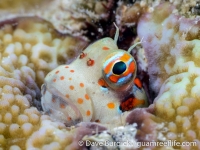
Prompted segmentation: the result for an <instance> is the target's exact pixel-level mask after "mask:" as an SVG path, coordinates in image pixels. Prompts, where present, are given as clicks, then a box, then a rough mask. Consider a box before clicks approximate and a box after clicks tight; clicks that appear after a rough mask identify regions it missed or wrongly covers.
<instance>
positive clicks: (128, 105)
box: [120, 98, 145, 111]
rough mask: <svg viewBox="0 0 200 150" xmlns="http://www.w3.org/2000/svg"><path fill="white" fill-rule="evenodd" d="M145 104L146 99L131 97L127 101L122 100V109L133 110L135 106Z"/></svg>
mask: <svg viewBox="0 0 200 150" xmlns="http://www.w3.org/2000/svg"><path fill="white" fill-rule="evenodd" d="M143 104H145V101H144V100H139V99H137V98H129V99H127V100H126V101H124V102H122V103H121V104H120V109H121V110H122V111H129V110H132V109H133V108H135V107H137V106H139V105H143Z"/></svg>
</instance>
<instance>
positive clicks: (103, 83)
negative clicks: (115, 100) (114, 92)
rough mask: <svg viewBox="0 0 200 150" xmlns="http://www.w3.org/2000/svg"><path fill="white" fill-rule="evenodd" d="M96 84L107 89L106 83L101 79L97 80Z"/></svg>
mask: <svg viewBox="0 0 200 150" xmlns="http://www.w3.org/2000/svg"><path fill="white" fill-rule="evenodd" d="M98 84H99V85H100V86H102V87H108V84H107V83H106V81H105V80H104V79H103V78H101V79H99V80H98Z"/></svg>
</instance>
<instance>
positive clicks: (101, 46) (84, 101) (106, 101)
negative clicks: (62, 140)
mask: <svg viewBox="0 0 200 150" xmlns="http://www.w3.org/2000/svg"><path fill="white" fill-rule="evenodd" d="M116 52H118V53H126V55H127V57H131V59H133V57H132V56H131V55H130V54H129V53H127V52H126V51H124V50H120V49H118V47H117V45H116V43H115V41H114V40H113V39H111V38H104V39H101V40H99V41H97V42H95V43H93V44H92V45H90V46H89V47H87V48H86V49H85V50H84V55H81V56H80V57H79V58H77V59H76V60H75V61H74V62H72V63H71V64H70V65H62V66H59V67H58V68H56V69H54V70H53V71H51V72H50V73H49V74H48V75H47V76H46V78H45V83H44V85H43V86H42V107H43V109H44V111H45V112H47V113H49V115H50V116H52V117H53V118H55V119H57V120H59V121H62V122H64V123H66V125H74V124H76V123H78V122H80V121H97V120H98V121H100V122H101V123H110V121H111V120H112V119H113V118H114V117H116V116H117V117H119V114H120V111H119V105H120V103H121V101H122V100H123V99H124V97H125V96H127V95H129V94H133V91H134V89H133V85H134V82H133V80H134V78H135V74H136V63H135V61H134V59H133V60H131V62H134V65H135V66H134V69H131V71H132V72H128V73H127V72H126V74H129V76H131V79H128V80H127V79H125V80H127V81H124V78H123V80H121V81H120V83H119V84H118V83H116V84H115V86H113V87H114V88H112V83H108V84H106V87H104V86H102V85H99V83H98V82H99V80H100V79H102V80H103V81H105V82H106V83H107V79H105V78H107V77H104V76H105V73H104V69H105V67H103V64H104V62H106V61H107V60H108V59H109V58H110V57H111V56H112V54H114V53H116ZM108 56H109V57H108ZM120 58H121V56H119V57H117V58H116V59H115V60H116V61H117V62H119V59H120ZM115 60H114V61H115ZM112 61H113V60H112ZM127 62H128V61H127ZM132 65H133V64H132ZM121 66H122V67H121ZM121 66H116V67H118V68H119V69H121V70H120V71H121V72H123V71H124V70H125V69H126V71H127V70H128V69H127V68H126V67H127V64H125V63H124V64H122V65H121ZM120 67H121V68H120ZM123 67H124V68H123ZM132 67H133V66H132ZM120 71H117V72H119V74H120V73H121V72H120ZM111 72H112V70H111ZM124 72H125V71H124ZM115 76H118V75H115ZM117 79H118V78H117ZM117 79H116V80H117ZM122 82H125V86H124V84H123V86H122V87H123V88H120V87H119V88H118V86H121V85H122V84H121V83H122ZM143 94H144V95H145V93H143ZM142 101H145V102H144V103H142V104H143V106H146V105H147V102H146V95H145V96H144V98H143V99H142Z"/></svg>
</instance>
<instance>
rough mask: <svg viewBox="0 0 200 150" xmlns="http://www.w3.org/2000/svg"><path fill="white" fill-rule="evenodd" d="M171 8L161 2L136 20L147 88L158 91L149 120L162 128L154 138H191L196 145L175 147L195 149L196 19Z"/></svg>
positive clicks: (199, 49) (199, 121)
mask: <svg viewBox="0 0 200 150" xmlns="http://www.w3.org/2000/svg"><path fill="white" fill-rule="evenodd" d="M174 10H175V7H174V6H172V5H170V4H168V3H164V4H161V5H159V6H158V7H157V8H155V10H154V12H153V13H147V14H145V15H144V16H143V17H142V18H141V19H140V21H139V24H138V35H139V37H140V38H143V43H142V45H143V47H144V50H145V55H146V58H147V62H148V73H149V75H150V83H151V88H152V89H153V90H154V91H155V92H159V94H158V96H157V97H156V99H155V101H154V107H155V115H156V118H157V119H155V118H154V119H153V120H154V121H155V120H156V121H155V122H157V123H161V122H163V123H164V126H163V129H164V128H165V129H166V130H165V131H163V132H162V138H160V139H159V138H158V136H157V139H156V140H163V141H166V140H176V141H179V142H184V141H186V142H189V141H190V142H194V141H195V142H196V143H197V146H194V147H190V146H180V147H179V148H181V149H199V148H200V138H199V129H200V117H199V112H200V105H199V101H200V94H199V90H200V86H199V82H200V80H199V79H200V65H199V53H200V40H199V39H200V37H199V34H200V22H199V19H198V18H196V19H189V18H185V17H183V16H180V15H178V14H173V13H171V12H173V11H174ZM174 12H176V11H174ZM159 90H160V91H159ZM174 148H178V147H176V146H175V147H174Z"/></svg>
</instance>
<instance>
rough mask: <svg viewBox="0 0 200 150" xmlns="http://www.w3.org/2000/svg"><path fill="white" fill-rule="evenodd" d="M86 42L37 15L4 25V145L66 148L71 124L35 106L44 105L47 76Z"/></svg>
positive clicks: (0, 76)
mask: <svg viewBox="0 0 200 150" xmlns="http://www.w3.org/2000/svg"><path fill="white" fill-rule="evenodd" d="M85 44H86V42H84V41H82V40H80V39H77V38H73V37H70V36H66V37H64V36H59V35H58V34H57V33H56V32H55V31H54V30H53V28H52V27H51V25H49V24H48V23H46V22H44V21H41V20H38V19H35V18H30V19H28V18H25V19H19V20H17V21H16V22H15V23H13V25H11V24H7V25H6V24H5V25H4V26H2V28H1V29H0V46H1V47H0V51H1V54H0V58H1V63H0V93H1V94H0V147H2V148H5V149H9V148H10V149H29V148H38V149H55V147H57V148H60V149H63V148H65V146H67V145H68V143H69V142H67V141H66V139H67V136H69V135H70V134H69V133H70V132H69V131H68V130H66V128H65V126H64V125H63V124H59V123H53V122H52V121H50V120H49V118H48V116H45V115H41V113H40V112H39V111H38V110H37V109H36V108H35V107H32V106H33V105H34V106H37V107H38V108H39V107H40V102H39V101H38V100H39V99H40V90H39V88H38V87H39V86H40V85H41V83H43V79H44V76H46V74H47V73H48V72H49V71H50V70H52V69H53V68H55V67H57V66H58V65H60V64H61V63H62V64H63V63H69V62H70V61H71V60H72V58H74V57H75V56H76V55H77V54H78V53H80V50H81V49H82V48H83V46H85ZM46 124H48V126H47V125H46ZM46 137H48V138H46ZM68 139H69V140H70V138H68Z"/></svg>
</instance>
